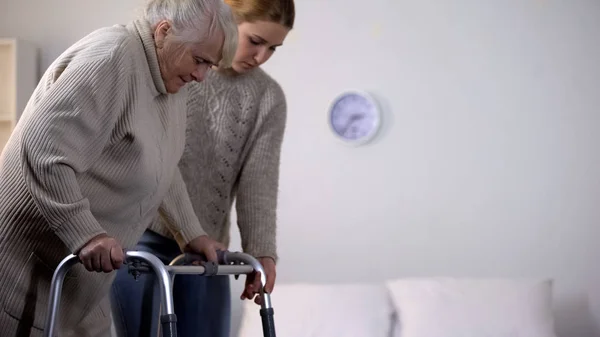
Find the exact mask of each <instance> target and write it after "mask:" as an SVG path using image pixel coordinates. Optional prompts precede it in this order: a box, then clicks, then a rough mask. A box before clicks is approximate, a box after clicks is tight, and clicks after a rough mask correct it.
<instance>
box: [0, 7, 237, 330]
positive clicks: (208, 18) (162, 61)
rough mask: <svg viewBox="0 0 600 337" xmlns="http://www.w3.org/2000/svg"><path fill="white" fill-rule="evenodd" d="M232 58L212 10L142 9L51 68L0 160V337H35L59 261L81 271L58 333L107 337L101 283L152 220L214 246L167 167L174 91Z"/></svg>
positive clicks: (222, 16) (178, 112)
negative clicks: (70, 261) (72, 260)
mask: <svg viewBox="0 0 600 337" xmlns="http://www.w3.org/2000/svg"><path fill="white" fill-rule="evenodd" d="M236 47H237V26H236V23H235V20H234V18H233V16H232V14H231V10H230V9H229V7H227V5H225V4H224V3H223V2H222V1H221V0H152V1H150V2H148V3H147V5H146V9H145V12H144V15H143V17H142V18H140V19H138V20H135V21H133V22H131V23H130V24H128V25H126V26H120V25H119V26H112V27H107V28H102V29H99V30H97V31H95V32H93V33H91V34H89V35H88V36H86V37H84V38H83V39H81V40H80V41H78V42H76V43H75V44H74V45H73V46H72V47H70V48H69V49H67V50H66V51H65V52H64V53H63V54H62V55H61V56H60V57H59V58H58V59H57V60H56V61H55V62H54V63H53V64H52V65H51V66H50V67H49V69H48V70H47V72H46V73H45V74H44V76H43V78H42V79H41V81H40V83H39V85H38V87H37V88H36V90H35V92H34V93H33V95H32V97H31V99H30V101H29V104H28V105H27V108H26V109H25V111H24V112H23V114H22V117H21V120H20V121H19V123H18V125H17V127H16V129H15V131H14V133H13V134H12V137H11V139H10V140H9V142H8V144H7V146H6V147H5V149H4V150H3V152H2V155H1V156H0V298H1V299H2V306H3V308H2V309H3V310H2V311H0V327H1V329H2V333H1V335H2V336H6V337H11V336H19V337H22V336H36V335H40V332H41V331H42V329H43V328H44V323H45V319H46V317H47V314H48V312H47V304H48V297H49V287H50V282H51V278H52V274H53V270H54V268H55V267H56V266H57V264H58V263H59V262H60V261H61V259H63V258H64V257H65V256H66V255H68V254H71V253H73V254H77V255H78V256H79V258H80V259H81V261H82V262H83V263H82V264H81V265H77V266H75V267H74V268H73V270H72V271H71V272H70V273H69V274H68V275H67V278H66V280H65V284H64V288H63V298H62V307H61V308H62V310H61V314H60V315H59V317H60V322H59V327H60V329H61V330H60V331H59V333H58V334H59V335H60V336H78V337H86V336H99V335H105V334H107V333H108V332H109V331H110V306H109V304H108V296H107V295H108V292H109V289H110V285H111V282H112V280H113V277H114V276H115V274H116V273H109V272H110V271H112V270H114V269H118V268H119V267H120V266H121V264H122V263H123V256H124V253H123V248H131V247H134V246H135V244H136V243H137V242H138V241H139V239H140V237H141V236H142V234H143V233H144V231H145V230H146V227H147V226H148V225H149V224H150V222H151V220H152V218H154V217H155V215H156V213H157V212H161V213H163V214H164V215H166V216H167V217H168V218H170V219H172V220H173V221H172V222H170V230H171V231H172V232H173V233H174V235H175V237H176V238H178V240H179V242H182V243H183V244H184V245H187V248H188V249H191V250H193V251H197V252H202V253H205V254H207V252H211V249H214V248H215V247H214V246H211V245H210V244H207V243H211V242H212V241H210V240H207V239H206V233H205V232H204V231H203V230H202V227H201V226H200V223H199V221H198V219H197V217H196V215H195V214H194V210H193V208H192V205H191V202H190V199H189V197H188V195H187V192H186V190H185V187H184V186H185V185H184V184H183V182H182V178H181V175H180V174H179V171H178V170H177V162H178V161H179V159H180V157H181V155H182V152H183V147H184V136H185V122H186V109H185V106H186V95H187V93H186V92H185V91H186V89H187V88H184V85H185V84H186V83H188V82H191V81H201V80H202V79H203V77H204V74H205V72H206V70H207V69H208V68H209V67H211V66H214V65H217V64H218V65H219V66H228V65H229V64H230V63H231V60H232V58H233V55H234V54H235V49H236ZM159 208H160V209H164V210H174V211H173V212H172V213H170V214H166V213H165V211H164V210H160V209H159ZM182 248H186V247H182ZM213 253H214V251H213ZM93 271H96V272H98V273H96V272H93ZM101 272H104V273H101Z"/></svg>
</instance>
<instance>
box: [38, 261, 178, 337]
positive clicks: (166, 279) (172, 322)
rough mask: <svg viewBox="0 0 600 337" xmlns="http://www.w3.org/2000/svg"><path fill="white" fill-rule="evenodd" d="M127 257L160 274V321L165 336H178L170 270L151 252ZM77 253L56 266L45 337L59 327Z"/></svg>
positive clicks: (51, 334)
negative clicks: (65, 288) (67, 277)
mask: <svg viewBox="0 0 600 337" xmlns="http://www.w3.org/2000/svg"><path fill="white" fill-rule="evenodd" d="M125 259H126V261H127V260H130V259H136V260H141V261H143V262H145V263H147V265H149V266H150V267H151V269H152V271H153V272H154V273H156V275H157V276H158V281H159V284H160V288H161V290H162V291H161V297H162V305H163V307H164V310H165V314H164V315H161V317H160V321H161V325H162V329H163V330H162V331H163V336H165V337H177V316H176V315H175V311H174V307H173V296H172V292H171V289H172V284H171V277H170V275H169V271H168V270H167V268H166V266H165V265H164V264H163V263H162V261H160V259H158V258H157V257H156V256H154V255H153V254H151V253H147V252H139V251H126V252H125ZM79 262H80V261H79V257H78V256H77V255H73V254H71V255H69V256H67V257H65V258H64V259H63V260H62V261H61V262H60V263H59V264H58V267H57V268H56V271H55V272H54V275H53V277H52V283H51V285H50V300H49V302H48V318H47V319H46V325H45V328H44V337H54V332H55V330H56V327H57V317H58V313H59V310H60V308H59V307H60V298H61V294H62V287H63V282H64V279H65V275H66V274H67V272H68V271H69V270H70V269H71V268H72V267H73V266H74V265H76V264H77V263H79Z"/></svg>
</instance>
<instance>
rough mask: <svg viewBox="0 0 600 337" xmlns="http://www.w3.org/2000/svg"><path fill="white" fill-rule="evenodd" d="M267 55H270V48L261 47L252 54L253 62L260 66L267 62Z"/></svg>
mask: <svg viewBox="0 0 600 337" xmlns="http://www.w3.org/2000/svg"><path fill="white" fill-rule="evenodd" d="M269 57H271V50H270V49H267V48H261V49H260V51H259V52H257V53H256V54H255V55H254V62H256V65H257V66H260V65H262V64H263V63H265V62H267V60H268V59H269Z"/></svg>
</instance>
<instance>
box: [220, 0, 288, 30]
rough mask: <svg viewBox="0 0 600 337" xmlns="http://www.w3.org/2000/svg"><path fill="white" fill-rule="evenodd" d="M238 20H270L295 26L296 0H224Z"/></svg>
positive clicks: (285, 25)
mask: <svg viewBox="0 0 600 337" xmlns="http://www.w3.org/2000/svg"><path fill="white" fill-rule="evenodd" d="M224 1H225V2H226V3H227V4H228V5H229V6H230V7H231V9H232V10H233V14H234V15H235V17H236V19H237V20H238V22H253V21H258V20H262V21H270V22H276V23H279V24H281V25H282V26H284V27H287V28H289V29H292V28H294V20H295V16H296V9H295V5H294V0H224Z"/></svg>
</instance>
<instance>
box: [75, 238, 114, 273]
mask: <svg viewBox="0 0 600 337" xmlns="http://www.w3.org/2000/svg"><path fill="white" fill-rule="evenodd" d="M78 255H79V259H80V260H81V262H82V263H83V265H84V266H85V269H87V270H88V271H96V272H102V271H103V272H105V273H108V272H111V271H113V270H115V269H119V268H121V265H122V264H123V260H124V259H125V254H124V253H123V248H122V247H121V245H120V244H119V242H117V240H116V239H114V238H111V237H110V236H108V235H106V234H100V235H98V236H96V237H94V238H93V239H91V240H90V241H89V242H88V243H87V244H86V245H85V246H84V247H83V248H82V249H81V251H80V252H79V254H78Z"/></svg>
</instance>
